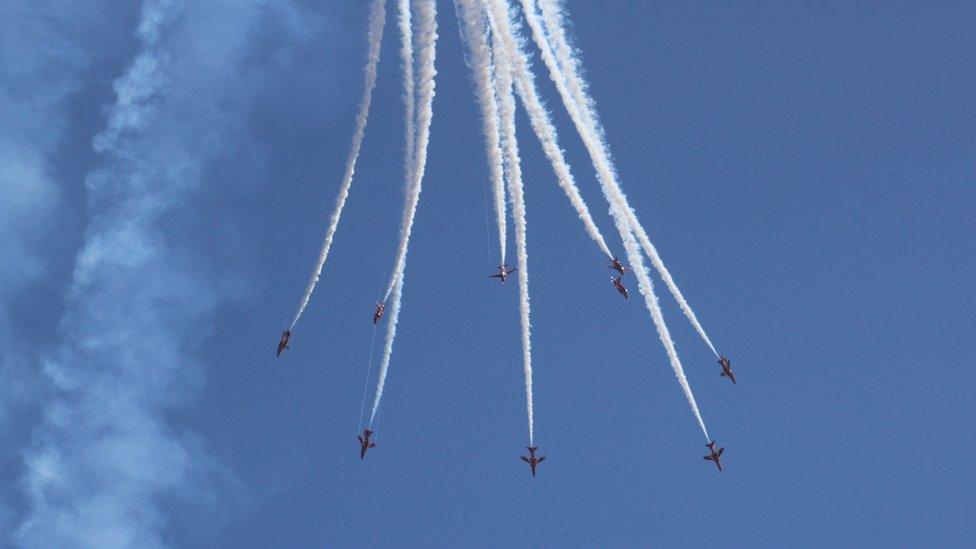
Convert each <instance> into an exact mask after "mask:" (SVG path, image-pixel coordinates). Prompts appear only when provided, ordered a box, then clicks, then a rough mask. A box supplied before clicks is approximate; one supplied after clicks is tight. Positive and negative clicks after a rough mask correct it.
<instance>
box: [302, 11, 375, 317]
mask: <svg viewBox="0 0 976 549" xmlns="http://www.w3.org/2000/svg"><path fill="white" fill-rule="evenodd" d="M385 26H386V1H385V0H374V1H373V5H372V7H371V8H370V14H369V32H368V34H367V36H368V37H369V54H368V56H367V58H366V69H365V77H364V83H363V96H362V99H361V100H360V102H359V112H358V113H357V114H356V129H355V130H354V131H353V134H352V146H351V147H350V150H349V158H348V159H347V160H346V172H345V176H343V178H342V184H341V185H340V186H339V196H338V198H336V205H335V209H334V210H333V211H332V217H331V218H330V221H329V227H328V229H326V231H325V240H324V241H323V242H322V250H321V251H320V252H319V258H318V260H317V261H316V262H315V269H314V270H313V271H312V276H311V278H309V280H308V285H307V286H306V287H305V295H303V296H302V301H301V302H300V303H299V304H298V310H297V311H295V316H294V317H293V318H292V320H291V324H289V326H288V331H292V330H294V329H295V324H297V323H298V319H299V318H301V316H302V313H304V312H305V308H306V307H308V302H309V300H310V299H312V292H314V291H315V285H316V284H318V281H319V277H320V276H321V275H322V268H323V267H324V266H325V260H326V259H328V257H329V250H331V249H332V239H333V237H334V236H335V233H336V229H338V228H339V219H340V217H342V209H343V208H344V207H345V205H346V199H347V198H349V189H350V187H352V179H353V175H354V174H355V173H356V161H357V160H359V151H360V149H361V148H362V145H363V138H364V137H365V135H366V122H367V120H369V107H370V104H371V103H372V100H373V89H374V88H375V87H376V67H377V65H378V64H379V61H380V45H381V44H382V43H383V28H384V27H385Z"/></svg>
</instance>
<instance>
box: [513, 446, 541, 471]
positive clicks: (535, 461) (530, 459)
mask: <svg viewBox="0 0 976 549" xmlns="http://www.w3.org/2000/svg"><path fill="white" fill-rule="evenodd" d="M525 449H526V450H528V451H529V457H525V456H519V457H520V458H522V461H524V462H526V463H528V464H529V467H531V468H532V476H533V477H535V466H536V465H538V464H540V463H542V462H543V461H545V460H546V456H539V457H535V451H536V450H538V449H539V447H538V446H526V447H525Z"/></svg>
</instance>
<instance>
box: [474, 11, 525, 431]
mask: <svg viewBox="0 0 976 549" xmlns="http://www.w3.org/2000/svg"><path fill="white" fill-rule="evenodd" d="M467 2H468V3H469V4H474V2H473V0H467ZM472 7H473V6H472ZM479 14H481V16H482V18H483V17H484V13H483V11H481V10H480V9H479ZM492 45H493V48H494V52H495V59H496V64H495V68H496V70H497V75H496V78H495V86H496V87H495V90H496V94H497V95H498V98H499V104H500V114H501V120H502V129H503V131H502V137H503V140H502V141H503V143H504V147H505V168H506V174H507V176H508V187H509V195H510V196H511V197H512V216H513V218H514V219H515V245H516V248H517V250H518V266H519V270H518V283H519V320H520V325H521V329H522V364H523V370H524V374H525V402H526V412H527V414H528V421H529V446H533V445H534V440H535V404H534V396H533V394H532V324H531V307H530V301H529V257H528V252H527V250H526V217H525V193H524V187H523V182H522V165H521V159H520V158H519V150H518V140H517V139H516V134H515V95H514V93H513V91H512V72H511V65H510V64H509V63H508V62H507V60H506V57H507V56H506V55H505V54H504V51H503V50H502V48H501V45H500V44H499V42H498V40H497V39H496V40H494V41H493V42H492Z"/></svg>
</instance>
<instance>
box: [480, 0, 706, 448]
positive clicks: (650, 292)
mask: <svg viewBox="0 0 976 549" xmlns="http://www.w3.org/2000/svg"><path fill="white" fill-rule="evenodd" d="M494 1H495V3H496V6H497V5H498V4H499V2H500V0H494ZM522 5H523V10H524V12H525V17H526V21H527V22H528V23H529V26H530V28H531V29H532V35H533V38H534V39H535V42H536V44H537V46H538V47H539V50H540V51H541V53H542V58H543V60H544V62H545V63H546V66H547V67H548V68H549V73H550V77H551V78H552V80H553V82H554V83H555V84H556V87H557V89H558V90H559V94H560V96H561V97H562V100H563V105H564V106H565V107H566V110H567V111H568V112H569V114H570V117H571V118H572V119H573V123H574V124H575V125H576V129H577V131H578V132H579V134H580V136H581V137H582V139H583V142H584V144H585V145H586V148H587V151H588V152H589V153H590V158H591V160H592V161H593V164H594V167H595V168H596V171H597V179H598V181H599V182H600V187H601V189H602V191H603V194H604V196H605V197H606V199H607V202H608V203H609V204H610V214H611V217H612V218H613V220H614V223H615V225H616V226H617V231H618V232H619V233H620V237H621V238H622V239H623V242H624V248H625V250H626V252H627V259H628V261H629V262H630V264H631V268H632V269H633V271H634V274H635V275H636V277H637V282H638V287H639V289H640V293H641V294H642V295H643V296H644V301H645V303H646V305H647V308H648V311H650V313H651V319H652V320H653V322H654V325H655V327H656V328H657V332H658V336H659V337H660V338H661V343H662V344H664V349H665V351H666V352H667V354H668V359H669V361H670V362H671V367H672V368H673V369H674V373H675V376H677V378H678V384H679V385H681V389H682V390H683V391H684V393H685V397H686V398H687V399H688V404H689V405H690V406H691V409H692V412H693V413H694V415H695V418H696V419H697V420H698V424H699V426H700V427H701V429H702V432H703V433H704V434H705V438H706V439H709V437H708V430H707V429H706V428H705V422H704V420H703V419H702V417H701V412H700V411H699V409H698V404H697V403H696V402H695V397H694V394H693V393H692V391H691V386H690V385H689V384H688V379H687V378H686V377H685V373H684V368H683V367H682V365H681V360H680V359H679V358H678V353H677V350H676V349H675V347H674V342H673V341H672V340H671V334H670V332H669V331H668V328H667V325H665V323H664V316H663V314H662V313H661V307H660V304H659V303H658V300H657V296H655V295H654V287H653V284H652V283H651V279H650V277H649V276H648V273H647V270H646V267H645V266H644V258H643V257H642V256H641V254H640V249H639V248H638V245H637V241H636V240H635V239H634V235H633V227H632V222H631V216H630V215H628V213H627V212H628V210H630V207H629V205H628V204H627V200H626V197H624V195H623V192H621V190H620V188H619V185H618V184H617V180H616V175H615V173H614V171H613V168H612V166H611V165H610V164H609V162H608V159H607V155H606V154H603V153H605V150H604V149H601V147H600V146H599V145H600V143H601V142H602V141H601V140H599V139H598V138H597V137H596V135H595V133H596V132H595V131H594V129H593V127H592V126H589V125H587V124H586V123H585V121H584V120H583V118H582V115H581V113H580V109H579V107H578V105H577V103H576V102H575V101H574V100H573V98H572V97H571V96H570V94H569V91H568V90H567V88H566V84H565V81H564V78H563V76H562V74H561V73H560V70H559V67H558V65H557V64H556V60H555V57H554V55H553V52H552V48H551V46H550V45H549V42H548V40H547V38H546V36H545V34H544V33H543V31H542V28H541V25H540V22H539V17H538V14H537V13H536V11H535V4H534V2H532V0H522ZM509 32H511V31H509ZM512 42H513V43H514V42H515V41H514V39H513V40H512ZM512 51H513V52H515V51H516V50H514V49H513V50H512ZM517 58H518V59H519V60H520V62H522V63H523V64H527V60H526V55H525V52H524V51H521V50H519V51H517ZM523 75H524V76H522V77H523V78H525V79H526V80H528V78H529V75H530V73H528V72H527V71H525V72H524V73H523ZM533 85H534V84H533ZM709 440H711V439H709Z"/></svg>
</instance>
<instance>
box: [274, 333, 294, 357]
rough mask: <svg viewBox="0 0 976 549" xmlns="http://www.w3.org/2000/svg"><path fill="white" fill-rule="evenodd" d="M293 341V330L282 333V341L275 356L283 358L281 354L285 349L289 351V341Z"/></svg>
mask: <svg viewBox="0 0 976 549" xmlns="http://www.w3.org/2000/svg"><path fill="white" fill-rule="evenodd" d="M289 339H291V330H285V331H284V332H281V341H279V342H278V353H277V354H275V356H281V353H282V352H284V350H285V349H288V348H289V347H288V340H289Z"/></svg>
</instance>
